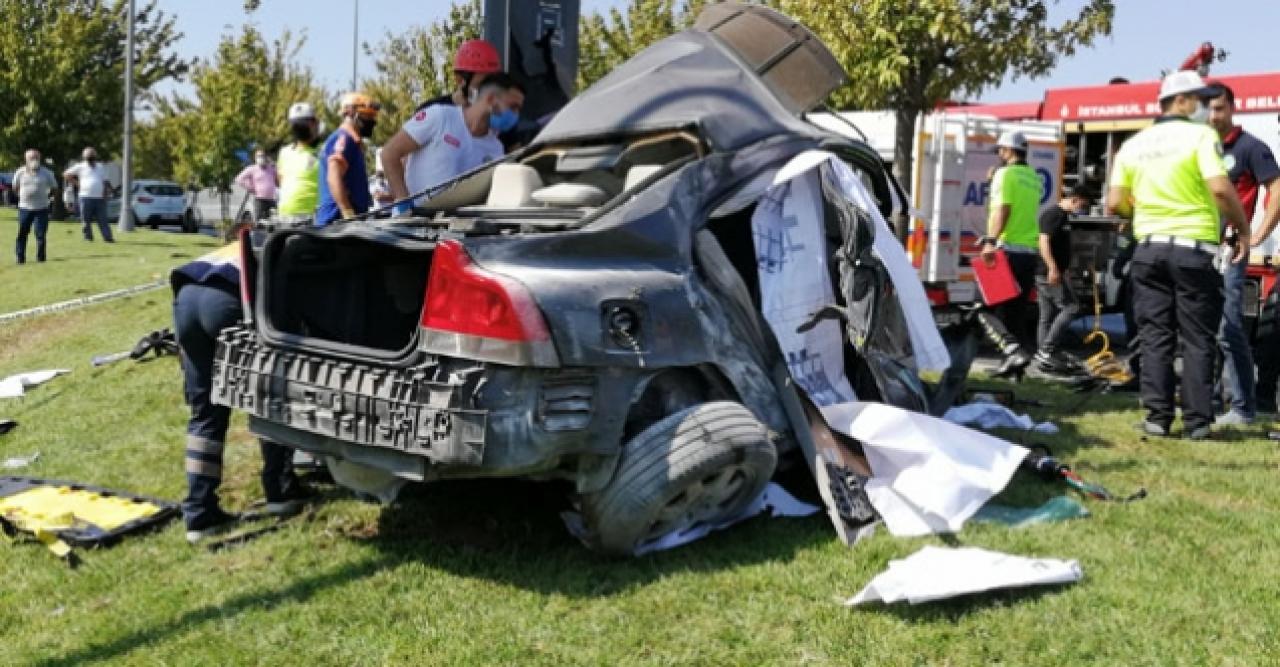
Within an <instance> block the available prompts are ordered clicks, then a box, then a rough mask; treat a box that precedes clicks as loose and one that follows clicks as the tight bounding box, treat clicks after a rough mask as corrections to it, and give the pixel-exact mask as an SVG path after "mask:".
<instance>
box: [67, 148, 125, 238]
mask: <svg viewBox="0 0 1280 667" xmlns="http://www.w3.org/2000/svg"><path fill="white" fill-rule="evenodd" d="M81 157H83V158H84V159H83V161H81V162H77V163H76V164H74V165H72V166H71V168H70V169H68V170H66V171H65V172H63V173H62V177H63V178H67V179H74V180H75V181H76V183H77V188H78V193H79V195H80V222H81V223H82V224H83V226H84V227H83V232H84V239H85V240H86V241H92V240H93V225H92V222H93V221H95V220H96V221H97V223H98V229H99V230H100V231H101V232H102V240H103V241H106V242H107V243H115V242H116V241H115V239H114V238H112V236H111V226H110V225H109V224H107V197H108V196H110V194H111V183H110V181H108V180H107V171H106V168H105V167H104V166H103V165H102V163H101V162H98V151H96V150H94V149H93V147H92V146H91V147H89V148H86V149H84V152H83V153H81Z"/></svg>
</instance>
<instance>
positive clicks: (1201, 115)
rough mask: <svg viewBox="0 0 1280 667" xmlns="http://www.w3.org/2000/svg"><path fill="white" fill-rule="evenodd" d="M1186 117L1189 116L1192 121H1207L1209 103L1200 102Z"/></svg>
mask: <svg viewBox="0 0 1280 667" xmlns="http://www.w3.org/2000/svg"><path fill="white" fill-rule="evenodd" d="M1187 118H1189V119H1190V120H1191V122H1193V123H1207V122H1209V105H1208V104H1205V103H1204V102H1200V104H1199V106H1197V107H1196V110H1195V111H1192V112H1191V115H1190V116H1187Z"/></svg>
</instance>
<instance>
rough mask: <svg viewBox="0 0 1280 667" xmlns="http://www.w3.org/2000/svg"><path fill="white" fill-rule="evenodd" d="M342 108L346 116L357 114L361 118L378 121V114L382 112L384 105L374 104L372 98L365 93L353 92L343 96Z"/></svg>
mask: <svg viewBox="0 0 1280 667" xmlns="http://www.w3.org/2000/svg"><path fill="white" fill-rule="evenodd" d="M340 108H341V109H342V113H344V114H345V113H347V112H355V114H356V115H358V116H360V117H361V118H369V119H377V117H378V112H379V111H381V110H382V105H381V104H378V103H377V102H374V101H373V98H372V97H369V96H368V95H366V94H364V93H361V92H352V93H347V94H346V95H343V96H342V104H341V105H340Z"/></svg>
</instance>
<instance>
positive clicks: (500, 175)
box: [484, 164, 542, 208]
mask: <svg viewBox="0 0 1280 667" xmlns="http://www.w3.org/2000/svg"><path fill="white" fill-rule="evenodd" d="M539 188H542V177H541V176H539V175H538V170H537V169H534V168H533V167H530V166H529V165H526V164H500V165H498V166H497V167H494V169H493V183H492V184H491V185H490V186H489V198H488V199H487V200H486V201H485V203H484V205H485V206H486V207H492V208H524V207H526V206H533V205H535V202H534V199H533V193H534V192H535V191H536V190H538V189H539Z"/></svg>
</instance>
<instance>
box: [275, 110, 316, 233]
mask: <svg viewBox="0 0 1280 667" xmlns="http://www.w3.org/2000/svg"><path fill="white" fill-rule="evenodd" d="M289 132H290V133H291V134H292V135H293V139H294V142H293V143H291V144H289V145H288V146H285V147H284V148H281V149H280V155H279V156H278V157H277V159H276V173H277V174H279V176H280V201H279V204H278V205H277V207H276V208H277V211H278V212H279V215H280V217H282V218H289V217H297V216H307V217H310V216H311V215H312V214H313V213H315V210H316V204H317V203H318V200H319V197H320V159H319V157H318V151H319V145H318V144H319V142H320V124H319V121H317V120H316V110H315V108H314V107H312V106H311V105H310V104H307V103H306V102H298V103H296V104H294V105H293V106H291V107H289Z"/></svg>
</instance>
